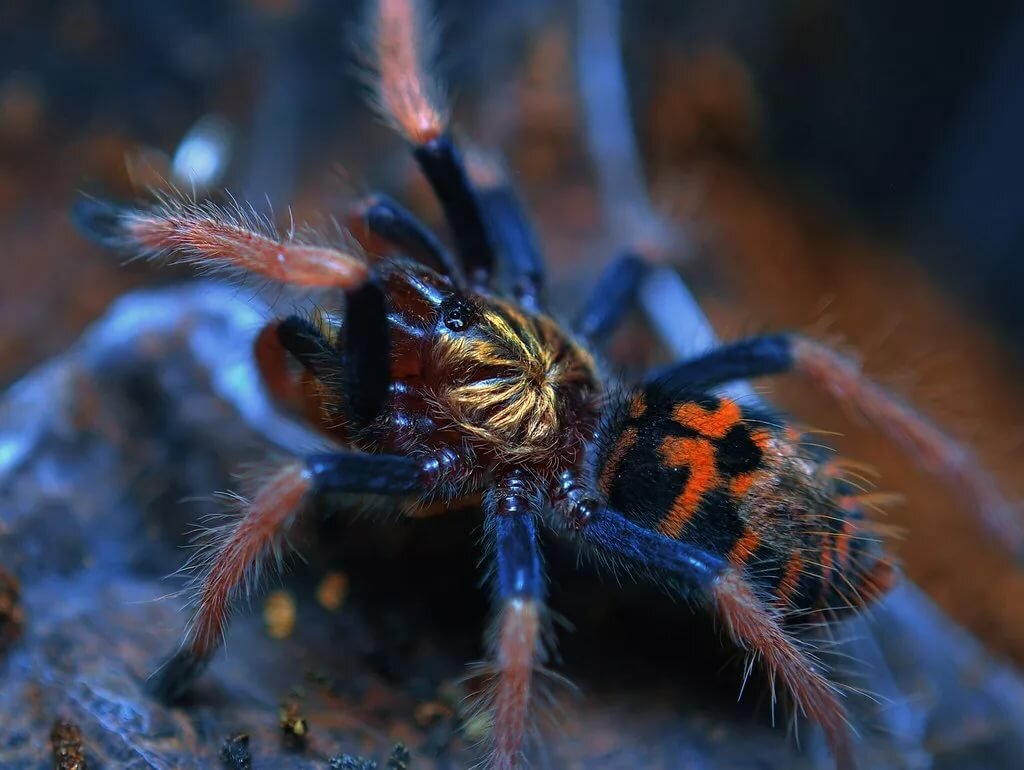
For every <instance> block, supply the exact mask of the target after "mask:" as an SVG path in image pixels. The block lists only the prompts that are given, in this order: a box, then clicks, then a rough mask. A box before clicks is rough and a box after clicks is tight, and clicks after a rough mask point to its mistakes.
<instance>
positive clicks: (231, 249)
mask: <svg viewBox="0 0 1024 770" xmlns="http://www.w3.org/2000/svg"><path fill="white" fill-rule="evenodd" d="M74 217H75V221H76V223H77V224H78V227H79V229H81V230H82V232H83V233H84V234H85V235H87V236H88V237H90V238H92V239H93V240H96V241H98V242H99V243H102V244H104V245H106V246H113V247H115V248H118V249H121V250H122V251H128V252H131V253H134V254H139V253H141V254H145V255H147V256H150V257H161V256H164V255H172V254H173V255H175V256H176V257H177V258H178V259H180V260H181V261H183V262H189V263H193V264H196V265H198V266H199V267H202V268H206V269H209V270H217V269H226V268H227V269H230V268H234V269H237V270H243V271H245V272H249V273H254V274H256V275H260V276H263V277H265V278H270V279H271V280H274V281H281V282H283V283H290V284H294V285H296V286H306V287H311V288H312V287H321V288H328V287H333V288H341V289H355V288H357V287H359V286H360V285H361V284H362V283H364V282H365V281H366V280H367V278H368V277H369V267H368V266H367V265H366V262H365V261H364V260H363V259H362V258H361V257H359V256H358V255H356V254H351V253H348V252H346V251H343V250H341V249H337V248H334V247H332V246H326V245H318V244H312V243H303V242H301V241H298V240H295V239H294V238H293V237H292V236H291V235H290V234H289V235H288V236H287V237H281V236H280V235H279V234H278V233H276V232H274V231H273V229H272V228H271V227H270V225H269V223H268V222H266V221H265V220H263V219H261V218H260V217H258V216H257V215H255V214H252V213H247V212H244V211H243V210H242V209H241V208H240V207H239V208H237V209H235V210H228V209H222V208H218V207H216V206H213V205H212V204H193V203H190V202H188V201H185V200H181V199H176V198H167V199H166V200H164V201H163V203H162V204H160V205H157V206H154V207H151V208H148V209H139V208H133V207H131V206H121V205H118V204H115V203H110V202H107V201H98V200H92V199H82V200H80V201H78V202H77V203H76V204H75V211H74Z"/></svg>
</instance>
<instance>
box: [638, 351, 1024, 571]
mask: <svg viewBox="0 0 1024 770" xmlns="http://www.w3.org/2000/svg"><path fill="white" fill-rule="evenodd" d="M786 372H795V373H797V374H800V375H802V376H803V377H805V378H806V379H807V380H809V381H810V382H811V383H812V384H813V385H815V386H816V387H818V388H820V389H821V390H824V391H826V392H827V393H829V394H830V395H832V397H833V398H835V399H836V401H838V402H839V403H840V404H842V405H848V406H850V407H852V408H853V409H854V410H855V411H856V412H857V413H858V414H860V415H862V416H863V417H865V418H866V419H867V420H868V421H869V422H870V423H871V424H872V425H873V426H875V427H876V428H877V429H878V430H879V431H881V432H882V433H884V434H885V435H886V436H888V437H889V438H890V439H892V440H893V441H895V442H896V443H898V444H899V445H901V446H902V447H903V448H904V449H905V450H906V451H907V453H908V454H909V455H910V456H911V457H913V458H914V460H915V461H916V462H917V463H919V464H920V465H921V466H922V467H923V468H924V469H925V470H927V471H929V472H930V473H933V474H934V475H935V476H937V477H939V478H942V479H946V480H947V481H948V482H950V483H951V484H952V485H953V486H954V487H955V488H956V489H957V491H958V492H959V493H960V494H962V495H963V497H964V498H965V499H966V500H967V502H968V503H970V504H971V506H972V507H973V508H974V510H975V511H977V513H978V515H979V516H980V518H981V521H982V524H983V525H984V526H985V527H986V528H987V529H988V530H989V531H990V532H991V533H992V534H993V536H995V537H997V538H998V539H999V540H1000V541H1001V542H1003V543H1006V544H1007V545H1008V546H1009V547H1010V548H1011V549H1012V550H1013V551H1014V552H1015V553H1016V554H1018V555H1019V554H1022V553H1024V528H1022V526H1021V522H1020V519H1019V516H1018V511H1017V510H1016V508H1015V507H1014V506H1013V505H1011V504H1010V503H1009V501H1007V500H1006V499H1005V498H1004V497H1003V496H1002V495H1001V494H1000V492H999V486H998V484H997V483H996V481H995V479H993V478H992V477H991V475H990V474H988V473H987V472H986V471H985V470H984V468H983V467H982V466H981V464H980V463H979V462H978V460H977V458H976V457H975V456H974V454H973V453H972V452H971V451H970V450H969V449H968V448H967V447H966V446H964V445H963V444H962V443H960V442H959V441H957V440H956V439H954V438H953V437H952V436H949V435H948V434H946V433H944V432H943V431H942V430H940V429H939V428H938V427H937V426H936V425H935V424H934V423H932V422H931V421H930V420H929V419H928V418H926V417H925V416H924V415H922V414H921V413H920V412H918V411H916V410H915V409H913V408H912V407H911V406H910V405H909V404H907V403H906V402H904V401H903V400H902V399H900V398H899V397H898V396H896V395H895V394H893V393H891V392H889V391H888V390H886V389H885V388H883V387H881V386H880V385H878V384H877V383H875V382H873V381H872V380H870V379H869V378H868V377H867V376H865V375H864V373H863V371H862V370H861V367H860V365H859V363H858V362H857V361H855V360H854V359H852V358H849V357H847V356H844V355H842V354H841V353H839V352H837V351H835V350H832V349H831V348H828V347H826V346H825V345H822V344H821V343H819V342H815V341H814V340H811V339H808V338H807V337H802V336H800V335H796V334H771V335H764V336H760V337H752V338H750V339H746V340H741V341H739V342H735V343H732V344H729V345H723V346H721V347H719V348H716V349H714V350H711V351H709V352H707V353H705V354H703V355H701V356H698V357H697V358H694V359H691V360H689V361H682V362H681V363H678V364H675V365H672V366H669V367H666V368H664V369H661V370H660V371H658V372H656V373H655V374H654V375H652V378H653V379H657V380H659V381H667V382H669V383H678V384H680V385H689V386H691V387H692V386H695V385H697V386H700V385H703V386H714V385H717V384H722V383H726V382H729V381H733V380H743V379H750V378H753V377H763V376H766V375H772V374H782V373H786Z"/></svg>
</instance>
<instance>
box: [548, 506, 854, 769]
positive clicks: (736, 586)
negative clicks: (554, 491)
mask: <svg viewBox="0 0 1024 770" xmlns="http://www.w3.org/2000/svg"><path fill="white" fill-rule="evenodd" d="M556 505H558V503H556ZM559 509H560V511H561V513H562V514H563V515H564V516H566V517H567V518H566V519H565V520H566V521H568V522H570V523H571V524H572V532H573V533H574V536H575V538H576V540H577V542H578V543H579V544H580V545H581V546H582V548H583V549H584V552H588V553H590V554H591V555H592V556H594V557H596V558H597V559H598V561H599V562H601V563H602V564H604V565H605V566H608V567H610V568H612V569H618V570H621V571H625V572H627V573H634V574H640V575H643V576H645V577H647V578H649V579H652V580H654V581H656V582H659V583H661V584H663V585H667V586H668V587H670V589H671V590H673V591H674V592H675V593H677V594H679V595H682V596H685V597H687V598H690V599H693V600H697V601H702V602H704V603H706V604H708V605H709V606H710V607H711V608H712V610H713V611H714V612H715V614H716V615H717V616H718V618H720V619H721V621H722V623H723V625H724V627H725V629H726V631H728V632H729V635H730V636H731V637H732V638H733V640H734V641H735V642H736V644H737V645H739V646H740V647H742V648H743V649H745V650H747V651H748V652H749V653H750V654H751V655H754V656H757V657H760V658H761V659H762V660H763V661H764V663H765V665H766V666H767V669H768V673H769V675H770V676H771V677H772V678H773V680H774V679H777V680H778V681H780V682H781V683H782V684H783V685H784V686H785V688H786V689H787V691H788V692H789V693H790V694H791V695H792V697H793V699H794V700H795V702H796V704H797V708H798V709H799V710H800V711H802V712H803V713H804V714H805V715H806V716H807V717H808V718H810V719H811V720H813V721H814V722H815V723H817V724H818V725H820V726H821V727H822V729H823V730H824V731H825V735H826V737H827V738H828V741H829V745H830V747H831V749H832V753H833V755H834V756H835V757H836V762H837V766H838V767H839V768H840V769H841V770H853V768H854V767H855V762H854V759H853V747H852V744H851V735H850V728H849V724H848V721H847V716H846V711H845V709H844V708H843V705H842V703H841V702H840V700H839V693H838V691H837V688H836V687H835V685H833V684H832V683H831V682H830V681H829V680H828V678H827V677H826V675H825V673H824V672H823V669H822V667H821V665H820V664H819V662H818V661H817V660H815V658H814V657H813V656H812V655H811V654H810V653H809V652H808V651H807V650H806V649H805V648H804V647H803V646H802V645H801V644H800V643H799V642H798V641H797V640H796V639H795V638H794V637H793V636H792V635H791V634H790V633H788V632H787V631H786V630H785V629H784V628H783V626H782V624H781V622H780V621H781V618H780V616H779V613H778V611H777V610H776V609H774V608H773V607H772V606H771V604H770V602H769V601H766V600H765V599H764V598H762V597H761V596H760V595H759V594H758V592H757V590H756V588H755V587H754V586H752V585H751V584H750V583H749V582H748V581H747V580H746V579H745V578H744V577H743V574H742V572H741V571H740V570H738V569H736V568H735V567H733V566H732V565H730V564H729V563H728V562H727V561H725V560H723V559H721V558H719V557H717V556H714V555H712V554H709V553H707V552H705V551H703V550H702V549H700V548H697V547H695V546H693V545H690V544H688V543H685V542H682V541H678V540H672V539H669V538H667V537H665V536H663V535H661V534H659V533H658V532H655V531H653V530H649V529H645V528H643V527H640V526H638V525H636V524H634V523H633V522H631V521H629V520H628V519H626V518H625V517H624V516H622V515H621V514H620V513H618V512H616V511H614V510H611V509H610V508H607V507H604V506H600V505H599V504H598V503H596V501H592V500H587V499H582V500H581V499H576V500H573V497H572V493H571V492H570V493H569V494H567V495H565V496H564V497H563V498H562V501H561V505H559Z"/></svg>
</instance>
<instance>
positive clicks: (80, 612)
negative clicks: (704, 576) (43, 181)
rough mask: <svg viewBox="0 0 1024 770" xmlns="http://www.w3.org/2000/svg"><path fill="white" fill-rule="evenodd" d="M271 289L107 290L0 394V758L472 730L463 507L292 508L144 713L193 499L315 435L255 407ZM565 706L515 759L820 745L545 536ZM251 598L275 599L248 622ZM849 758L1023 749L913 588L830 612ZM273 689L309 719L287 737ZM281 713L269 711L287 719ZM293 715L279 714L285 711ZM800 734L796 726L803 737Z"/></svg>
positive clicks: (303, 753)
mask: <svg viewBox="0 0 1024 770" xmlns="http://www.w3.org/2000/svg"><path fill="white" fill-rule="evenodd" d="M269 312H270V310H268V309H267V308H266V307H264V306H262V305H260V304H259V302H253V301H250V299H249V297H248V296H247V295H246V294H245V293H244V292H239V291H237V290H234V289H230V288H226V287H222V286H218V285H214V284H202V283H199V284H193V285H190V286H188V287H185V288H178V289H169V290H162V291H156V292H147V293H138V294H134V295H129V296H127V297H125V298H123V299H122V300H120V301H119V302H117V303H116V304H115V305H114V306H113V307H112V308H111V310H110V312H109V313H108V315H107V316H106V317H105V318H104V319H103V320H102V321H100V322H99V323H98V324H96V325H95V326H94V327H93V328H92V329H91V330H90V331H89V332H88V333H87V334H86V335H85V336H84V337H83V338H82V339H81V340H80V341H79V342H78V343H77V344H76V345H75V346H74V347H73V348H72V349H71V350H69V351H68V352H67V353H65V354H64V355H62V356H60V357H59V358H57V359H55V360H53V361H51V362H50V363H48V364H46V365H45V366H43V367H41V368H40V369H38V370H37V371H35V372H34V373H32V374H30V375H29V376H28V377H26V378H24V379H23V380H22V381H20V382H18V383H17V384H16V385H15V386H13V387H12V388H11V389H10V391H9V392H8V393H7V394H6V396H5V397H4V398H3V400H2V401H0V565H2V566H3V567H5V568H6V569H7V570H9V571H10V572H11V573H13V574H14V575H15V576H17V578H18V580H19V581H20V583H21V590H22V595H21V604H22V608H23V614H24V629H23V632H22V633H21V638H20V639H17V640H14V641H13V644H12V646H11V647H10V649H9V651H8V652H7V655H6V659H5V660H4V661H3V663H2V664H0V665H2V668H0V767H3V768H12V769H16V768H44V767H52V766H53V759H52V756H53V754H52V748H51V744H50V735H51V730H52V729H53V727H54V725H55V723H56V722H58V721H59V720H65V721H67V722H69V723H71V724H73V725H76V726H77V727H78V728H79V729H80V730H81V733H82V737H83V740H84V745H85V752H86V759H87V761H88V766H89V767H90V768H93V770H95V768H147V767H154V768H168V769H169V768H210V767H218V766H221V763H222V761H223V760H222V759H221V750H222V747H223V746H224V745H225V741H227V740H228V739H230V738H232V737H234V736H237V735H239V734H240V733H246V734H248V735H249V736H250V740H249V750H250V753H251V766H252V767H253V768H256V769H257V770H259V769H260V768H327V767H328V766H329V762H330V760H331V759H332V758H335V760H337V761H335V763H334V766H340V767H344V766H346V765H345V764H344V763H343V761H344V760H338V757H342V756H344V755H350V757H351V759H352V763H351V764H352V766H359V765H358V764H355V763H356V761H357V760H356V759H355V757H356V756H357V755H361V756H364V757H366V758H372V759H376V760H378V762H379V766H381V767H383V766H384V765H385V763H386V761H387V757H388V756H389V755H390V754H391V751H392V746H393V745H394V744H395V743H396V742H402V743H404V744H406V745H407V746H408V747H409V748H410V749H411V752H412V759H411V764H410V767H411V768H413V769H414V770H424V769H426V768H461V767H467V766H469V765H471V764H472V763H473V761H474V760H475V759H477V758H478V754H477V753H475V752H474V749H473V746H472V744H473V742H474V740H476V739H478V738H479V737H480V735H482V734H483V732H484V731H485V730H486V725H484V724H481V723H480V721H479V720H474V719H472V718H470V717H467V716H466V715H465V714H464V713H463V707H462V705H461V698H462V696H463V694H464V692H465V690H466V684H465V681H464V679H463V672H464V665H465V663H466V662H468V661H471V660H476V659H478V658H479V657H480V656H481V654H482V648H481V639H482V630H483V628H484V627H485V624H486V618H487V607H486V601H485V596H484V592H482V591H480V590H479V589H478V587H477V584H478V583H479V581H480V578H481V574H482V570H481V569H480V567H479V566H478V564H477V549H476V541H477V539H478V537H479V531H478V530H477V529H476V525H477V523H478V521H477V519H476V518H475V517H474V516H473V515H472V513H464V514H454V515H451V516H446V517H439V518H434V519H428V520H422V521H416V522H408V523H402V524H399V525H395V526H393V527H382V526H380V525H378V524H375V523H372V522H368V521H358V520H357V521H352V522H349V521H347V520H346V519H345V517H343V516H340V515H339V516H333V517H330V518H328V519H326V520H325V521H323V522H320V521H317V520H315V519H314V518H313V517H308V518H307V520H306V521H305V522H303V524H302V526H300V527H299V531H298V532H297V533H296V536H295V538H294V544H295V545H296V546H297V549H298V550H299V551H300V552H301V554H302V556H303V559H304V560H298V559H295V560H292V561H291V562H290V566H291V569H290V571H289V573H288V574H287V575H285V576H284V578H283V588H282V590H283V591H284V594H277V595H276V596H277V601H278V603H279V604H280V603H281V599H282V596H283V597H285V601H284V606H286V607H291V608H292V609H293V610H294V617H293V618H291V619H290V620H289V622H287V623H284V624H282V623H281V622H280V618H264V612H263V610H264V609H265V604H264V599H265V596H263V595H260V596H259V597H258V598H256V599H255V600H254V607H253V610H252V611H251V612H246V611H241V612H239V614H238V618H237V620H236V622H235V624H234V626H233V627H232V629H231V631H230V633H229V636H228V643H227V648H226V651H225V653H224V654H221V656H220V657H219V658H218V659H217V661H216V662H215V663H214V664H213V665H212V666H211V668H210V669H209V671H208V673H207V674H206V675H205V676H204V678H203V679H202V681H201V683H200V685H199V687H198V689H197V691H196V694H195V696H194V697H193V699H192V700H191V701H190V702H189V703H186V704H184V705H183V706H182V707H180V708H172V709H169V708H166V707H164V706H162V705H161V704H159V703H157V702H155V701H153V700H152V699H150V698H149V697H148V696H147V695H145V694H144V692H143V685H144V683H145V679H146V676H147V675H148V674H149V672H150V671H151V670H152V668H153V666H154V664H155V663H156V662H157V661H158V660H159V658H160V657H161V656H162V655H163V654H164V653H166V652H167V651H168V650H170V649H171V648H172V647H173V645H174V644H176V642H177V639H178V636H179V634H180V630H181V628H182V626H183V623H184V621H185V616H184V615H183V614H182V613H181V612H180V610H181V608H182V605H183V600H182V598H181V597H180V596H178V595H176V594H177V592H178V591H179V590H180V589H181V588H182V585H183V583H184V579H183V578H177V577H171V578H167V577H166V576H167V575H170V574H171V573H173V572H174V571H175V570H176V569H177V568H178V567H179V566H180V565H181V563H182V562H183V561H184V557H185V555H186V552H184V551H183V550H182V547H183V546H185V545H187V543H188V535H187V533H188V531H189V529H190V528H191V527H193V526H194V525H195V524H196V523H197V521H198V520H199V519H200V518H201V517H202V516H203V515H204V514H208V513H211V512H215V511H216V510H217V505H218V504H217V503H216V502H215V501H213V500H212V499H211V497H210V496H211V494H212V493H213V492H216V491H219V490H225V489H230V488H232V486H234V483H235V482H234V481H233V480H232V474H233V473H235V472H237V471H238V470H239V469H240V468H242V467H244V466H245V464H247V463H251V462H258V461H259V460H260V459H261V458H263V457H266V456H267V454H268V452H282V451H289V450H295V449H297V448H302V447H309V446H312V445H315V438H314V437H312V436H310V435H309V434H308V433H307V432H306V431H305V430H304V429H303V428H302V427H301V426H298V425H296V424H295V423H293V422H291V421H290V420H288V419H287V418H285V417H283V416H281V415H279V414H277V413H276V412H275V411H274V410H273V408H272V407H271V405H270V404H269V403H268V401H267V399H266V396H265V394H264V391H263V389H262V387H261V385H260V383H259V380H258V377H257V376H256V372H255V370H254V368H253V365H252V362H251V359H250V355H249V351H250V344H251V339H252V336H253V335H254V334H255V332H256V331H257V330H258V328H259V326H260V323H261V321H262V319H263V318H264V317H266V316H267V315H268V314H269ZM548 545H549V548H548V551H549V556H550V559H549V561H550V563H549V568H550V573H551V576H552V584H553V587H552V595H551V604H552V607H553V608H554V609H555V611H556V612H558V613H559V614H560V615H563V616H564V617H565V618H566V619H567V620H569V621H571V623H572V626H571V627H570V626H568V625H565V626H562V627H560V628H559V629H558V636H559V646H558V651H559V658H560V660H558V661H557V663H556V668H557V670H558V671H559V672H560V673H562V674H565V675H566V676H567V677H568V679H569V680H570V681H572V682H573V683H574V684H575V685H576V687H578V688H579V690H578V692H574V691H573V690H572V689H570V688H567V687H565V686H563V685H561V684H559V683H558V682H553V683H552V690H553V693H554V695H555V696H556V698H557V702H558V703H559V707H560V712H561V714H560V716H559V717H558V718H557V720H556V721H554V722H553V723H548V722H547V721H545V722H543V723H542V727H541V732H542V735H543V737H544V741H543V746H544V748H543V750H542V751H540V752H537V755H536V756H537V759H536V763H535V764H536V766H539V767H552V768H574V767H579V768H701V769H703V768H761V769H762V770H768V769H775V768H778V770H801V769H802V768H817V767H828V766H829V763H828V761H827V760H826V759H825V758H824V757H823V756H822V749H821V746H820V741H819V740H818V739H817V737H816V736H815V734H814V731H811V730H808V729H807V725H806V723H804V722H801V725H800V727H801V737H802V743H803V746H804V747H803V749H800V748H798V747H797V745H796V743H795V741H793V740H792V739H791V738H790V737H789V736H788V735H787V731H786V730H785V729H783V728H781V727H779V728H775V729H773V728H772V727H771V724H770V709H769V708H768V704H767V701H768V697H767V694H766V693H767V688H766V687H764V686H763V683H757V682H752V683H751V685H750V686H749V687H748V688H747V692H746V693H745V695H744V698H743V699H742V701H741V702H740V703H739V704H736V703H735V700H736V698H735V696H736V693H737V690H738V686H739V681H740V676H741V670H742V669H741V663H742V661H738V660H736V657H737V656H736V655H735V653H734V652H733V651H731V650H728V649H725V648H723V646H722V645H721V644H720V643H719V641H718V637H717V636H716V634H715V633H714V631H713V629H712V628H711V623H710V622H709V621H708V619H707V618H706V617H705V616H704V615H702V614H696V615H694V614H693V613H691V612H690V611H689V610H687V609H686V608H683V607H679V606H677V605H674V604H672V603H671V602H669V601H668V600H666V599H664V598H663V597H661V596H660V595H659V594H658V593H657V592H656V591H653V590H650V589H649V588H646V587H636V586H628V585H627V586H619V585H618V583H617V581H616V580H614V579H609V578H608V577H602V576H599V575H596V574H594V573H593V572H591V571H590V570H589V569H588V568H586V567H584V568H582V569H577V568H576V561H575V556H574V554H572V553H570V552H568V551H567V549H565V548H564V547H562V546H561V545H560V544H558V543H554V542H550V543H549V544H548ZM268 621H273V622H268ZM839 632H840V635H841V636H842V637H843V638H847V639H849V641H846V642H844V643H843V644H841V645H839V646H838V648H837V652H839V653H843V654H848V655H851V656H852V657H853V658H854V659H855V661H856V662H851V663H848V664H846V665H845V668H846V669H847V670H846V671H845V673H844V678H845V680H846V681H848V682H850V683H851V684H852V685H855V686H856V687H859V688H863V689H864V690H867V691H869V692H872V693H875V694H877V695H878V696H879V698H880V701H881V702H880V703H879V704H875V705H873V704H872V702H871V701H870V700H869V699H867V698H864V697H861V696H851V698H850V700H851V705H852V706H853V710H854V712H855V715H856V717H855V721H856V726H857V728H858V730H859V731H860V733H861V736H862V741H861V743H862V746H863V748H862V764H863V766H864V767H866V768H880V769H883V770H884V769H886V768H938V769H940V770H954V769H955V770H971V769H972V768H978V770H981V768H985V769H986V770H999V769H1000V768H1018V767H1020V766H1021V759H1022V757H1024V684H1022V682H1021V679H1020V678H1019V677H1018V676H1017V675H1016V674H1015V673H1014V672H1013V671H1012V670H1010V669H1009V668H1008V667H1006V666H1004V665H1002V664H1000V663H998V662H997V661H994V660H992V659H991V658H990V657H989V656H988V655H987V654H986V653H985V652H984V651H983V650H982V649H981V647H980V646H979V645H978V644H977V643H976V642H975V641H973V640H972V639H971V638H969V637H968V636H967V635H966V634H964V633H963V632H962V631H960V630H959V629H958V628H956V627H955V626H953V625H952V624H951V623H950V622H949V621H947V620H946V619H945V618H943V617H942V616H941V615H940V614H939V613H938V612H937V611H936V610H935V609H934V608H933V607H932V606H931V605H930V603H929V602H928V600H927V599H926V598H925V597H923V596H922V595H921V594H920V593H919V592H918V591H916V589H914V588H913V586H910V585H904V586H903V587H901V588H899V589H898V590H897V591H895V592H894V593H893V594H892V595H891V596H890V597H889V598H888V599H887V600H886V601H885V602H884V603H883V604H882V605H881V606H880V607H879V608H878V609H877V610H876V611H875V612H874V613H873V615H872V616H871V618H870V619H868V620H855V621H852V622H850V623H847V624H846V625H845V626H843V627H842V628H841V629H839ZM283 702H287V703H288V704H289V705H288V707H287V709H285V710H287V711H288V713H289V714H290V715H291V716H294V714H293V713H292V709H297V710H298V713H299V715H300V716H301V718H302V719H303V720H304V725H305V727H304V729H305V730H306V731H307V732H308V735H306V737H305V740H302V741H298V742H296V741H294V740H287V738H288V736H285V735H283V734H282V731H281V724H280V719H281V714H282V713H283V711H282V709H283V708H284V707H283V706H282V703H283ZM291 716H290V718H291ZM292 721H293V722H294V720H292ZM808 734H810V736H811V737H810V738H809V737H808Z"/></svg>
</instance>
